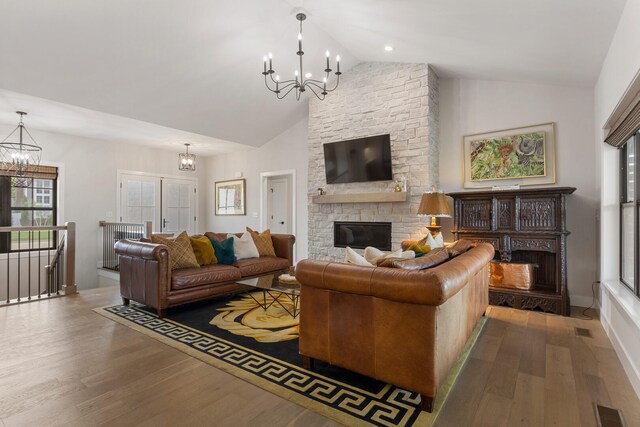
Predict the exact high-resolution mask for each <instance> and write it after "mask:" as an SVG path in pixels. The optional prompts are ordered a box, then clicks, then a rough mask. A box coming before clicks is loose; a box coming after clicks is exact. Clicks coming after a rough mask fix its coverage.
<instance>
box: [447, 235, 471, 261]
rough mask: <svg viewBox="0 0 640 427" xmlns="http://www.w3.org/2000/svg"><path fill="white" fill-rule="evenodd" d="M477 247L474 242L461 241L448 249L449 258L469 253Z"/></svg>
mask: <svg viewBox="0 0 640 427" xmlns="http://www.w3.org/2000/svg"><path fill="white" fill-rule="evenodd" d="M475 246H476V244H475V243H474V242H472V241H469V240H465V239H460V240H458V241H457V242H455V243H454V244H453V245H452V246H450V247H449V248H447V249H448V250H449V256H450V257H451V258H454V257H457V256H458V255H460V254H463V253H465V252H467V251H468V250H469V249H471V248H473V247H475Z"/></svg>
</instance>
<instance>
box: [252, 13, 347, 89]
mask: <svg viewBox="0 0 640 427" xmlns="http://www.w3.org/2000/svg"><path fill="white" fill-rule="evenodd" d="M296 19H297V20H298V21H300V32H299V33H298V51H297V52H296V55H298V57H299V62H300V65H299V67H298V69H297V70H295V72H294V74H295V79H291V80H282V81H280V76H279V75H277V74H275V71H274V69H273V55H272V54H271V52H269V54H268V55H267V56H265V57H264V58H263V61H264V64H263V71H262V75H263V76H264V84H265V86H266V87H267V89H269V90H270V91H271V92H273V93H275V94H276V97H277V98H278V99H283V98H284V97H285V96H287V95H288V94H289V93H291V91H293V90H295V93H296V100H298V101H299V100H300V96H301V95H302V93H303V92H305V91H306V90H307V89H309V90H310V91H311V92H313V94H314V95H315V96H316V98H318V99H319V100H321V101H322V100H324V98H325V96H326V95H327V94H328V93H329V92H333V91H334V90H336V89H337V88H338V85H339V84H340V75H341V74H342V73H341V72H340V55H338V56H336V71H335V72H334V74H335V76H336V81H335V85H334V86H333V88H327V81H328V80H329V77H330V76H331V72H332V71H333V70H332V69H331V64H330V53H329V51H328V50H327V52H326V57H327V68H325V70H324V72H325V76H324V78H323V79H322V81H320V80H316V79H312V78H310V77H311V74H310V73H309V74H304V68H303V64H302V57H303V56H304V51H303V50H302V21H304V20H305V19H307V15H305V14H304V13H298V14H296ZM267 62H268V68H267ZM274 74H275V78H274ZM270 84H271V85H270Z"/></svg>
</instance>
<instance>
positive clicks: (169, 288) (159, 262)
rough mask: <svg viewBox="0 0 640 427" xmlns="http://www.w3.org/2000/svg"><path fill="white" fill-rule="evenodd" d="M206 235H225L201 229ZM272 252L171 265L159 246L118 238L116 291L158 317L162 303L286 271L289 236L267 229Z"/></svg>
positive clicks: (231, 289)
mask: <svg viewBox="0 0 640 427" xmlns="http://www.w3.org/2000/svg"><path fill="white" fill-rule="evenodd" d="M206 235H207V236H208V237H210V238H217V237H218V236H223V237H226V234H224V235H223V234H218V233H206ZM271 239H272V241H273V248H274V250H275V254H276V256H275V257H273V256H268V257H260V258H249V259H243V260H240V261H236V262H235V263H234V264H233V265H220V264H216V265H206V266H202V267H196V268H182V269H178V270H171V268H170V263H169V248H167V246H165V245H161V244H155V243H147V242H141V241H136V240H127V239H123V240H120V241H118V242H116V244H115V251H116V254H118V255H119V256H120V257H119V262H120V295H121V296H122V300H123V302H124V304H125V305H126V304H129V301H130V300H133V301H137V302H140V303H142V304H144V305H147V306H150V307H153V308H155V309H156V310H157V311H158V317H161V318H162V317H164V316H166V313H167V308H169V307H173V306H176V305H180V304H186V303H190V302H193V301H198V300H202V299H207V298H212V297H215V296H220V295H226V294H232V293H236V292H242V291H245V290H247V289H248V288H247V287H246V286H243V285H239V284H237V283H236V281H238V280H241V279H247V278H251V277H258V276H261V275H264V274H267V273H270V272H278V271H286V270H288V269H289V267H290V266H291V265H293V245H294V243H295V240H296V239H295V237H294V236H293V235H290V234H272V235H271Z"/></svg>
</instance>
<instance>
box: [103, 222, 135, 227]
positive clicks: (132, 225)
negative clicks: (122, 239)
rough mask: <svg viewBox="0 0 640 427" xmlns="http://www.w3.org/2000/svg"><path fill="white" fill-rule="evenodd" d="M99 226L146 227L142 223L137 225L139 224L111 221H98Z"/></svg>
mask: <svg viewBox="0 0 640 427" xmlns="http://www.w3.org/2000/svg"><path fill="white" fill-rule="evenodd" d="M98 225H99V226H100V227H106V226H107V225H122V226H131V227H134V226H138V227H144V225H145V223H144V222H141V223H137V222H109V221H98Z"/></svg>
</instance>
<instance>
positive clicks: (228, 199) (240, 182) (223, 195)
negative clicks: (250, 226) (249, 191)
mask: <svg viewBox="0 0 640 427" xmlns="http://www.w3.org/2000/svg"><path fill="white" fill-rule="evenodd" d="M245 185H246V181H245V180H244V178H243V179H234V180H230V181H218V182H216V183H215V192H216V215H246V212H245V204H246V202H247V195H246V192H245Z"/></svg>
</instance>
